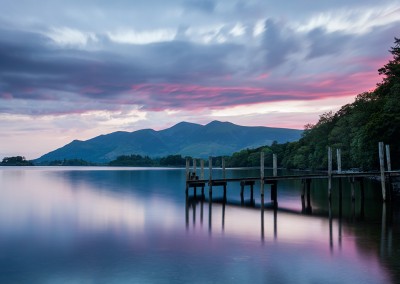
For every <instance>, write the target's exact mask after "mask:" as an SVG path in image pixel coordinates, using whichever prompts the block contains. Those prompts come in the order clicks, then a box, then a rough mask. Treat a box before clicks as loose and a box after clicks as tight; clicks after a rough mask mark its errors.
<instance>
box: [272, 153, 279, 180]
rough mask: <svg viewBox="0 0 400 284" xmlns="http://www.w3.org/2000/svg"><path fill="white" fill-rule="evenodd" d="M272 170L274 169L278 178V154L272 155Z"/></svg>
mask: <svg viewBox="0 0 400 284" xmlns="http://www.w3.org/2000/svg"><path fill="white" fill-rule="evenodd" d="M272 168H273V176H274V177H276V176H278V157H277V155H276V154H273V155H272Z"/></svg>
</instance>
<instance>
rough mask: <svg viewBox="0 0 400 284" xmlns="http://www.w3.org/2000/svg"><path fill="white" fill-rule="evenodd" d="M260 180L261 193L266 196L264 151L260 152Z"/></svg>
mask: <svg viewBox="0 0 400 284" xmlns="http://www.w3.org/2000/svg"><path fill="white" fill-rule="evenodd" d="M260 182H261V184H260V191H261V195H262V196H264V152H261V154H260Z"/></svg>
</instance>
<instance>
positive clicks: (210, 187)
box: [208, 156, 212, 202]
mask: <svg viewBox="0 0 400 284" xmlns="http://www.w3.org/2000/svg"><path fill="white" fill-rule="evenodd" d="M208 168H209V169H210V174H209V176H208V186H209V193H210V197H211V194H212V157H211V156H210V157H209V158H208ZM210 202H211V200H210Z"/></svg>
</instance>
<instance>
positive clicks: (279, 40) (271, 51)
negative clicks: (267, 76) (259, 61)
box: [263, 19, 298, 69]
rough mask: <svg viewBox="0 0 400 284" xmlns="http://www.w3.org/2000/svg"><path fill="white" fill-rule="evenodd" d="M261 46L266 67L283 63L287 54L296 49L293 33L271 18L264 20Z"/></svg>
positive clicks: (295, 39)
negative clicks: (263, 49)
mask: <svg viewBox="0 0 400 284" xmlns="http://www.w3.org/2000/svg"><path fill="white" fill-rule="evenodd" d="M263 47H264V48H265V51H266V63H267V65H268V69H272V68H274V67H277V66H279V65H281V64H284V63H285V61H286V60H287V58H288V56H289V55H290V54H291V53H293V52H295V51H297V50H298V43H297V38H296V36H295V34H294V33H293V32H292V31H291V30H289V29H288V28H286V27H284V26H283V25H282V24H281V25H280V24H279V23H278V22H275V21H274V20H272V19H268V20H266V21H265V28H264V32H263Z"/></svg>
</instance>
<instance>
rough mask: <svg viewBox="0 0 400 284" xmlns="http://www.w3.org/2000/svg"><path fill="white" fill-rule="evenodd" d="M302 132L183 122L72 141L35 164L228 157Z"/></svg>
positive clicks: (286, 129) (294, 137)
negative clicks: (126, 158)
mask: <svg viewBox="0 0 400 284" xmlns="http://www.w3.org/2000/svg"><path fill="white" fill-rule="evenodd" d="M302 132H303V131H302V130H297V129H289V128H274V127H264V126H241V125H236V124H233V123H231V122H221V121H218V120H214V121H211V122H210V123H208V124H206V125H201V124H197V123H191V122H186V121H182V122H179V123H177V124H175V125H173V126H172V127H170V128H166V129H162V130H158V131H157V130H153V129H149V128H147V129H140V130H136V131H132V132H127V131H115V132H112V133H108V134H101V135H99V136H96V137H93V138H90V139H88V140H73V141H71V142H70V143H68V144H66V145H64V146H62V147H60V148H58V149H55V150H53V151H50V152H49V153H47V154H44V155H42V156H41V157H39V158H37V159H36V160H34V162H35V163H44V162H47V161H54V160H64V159H82V160H86V161H90V162H95V163H107V162H109V161H111V160H113V159H115V158H117V157H118V156H121V155H131V154H138V155H142V156H150V157H153V158H154V157H163V156H167V155H175V154H181V155H183V156H196V157H207V156H218V155H230V154H232V153H233V152H235V151H239V150H242V149H245V148H256V147H259V146H263V145H270V144H271V143H272V142H273V141H277V142H279V143H284V142H291V141H296V140H298V139H300V137H301V134H302Z"/></svg>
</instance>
